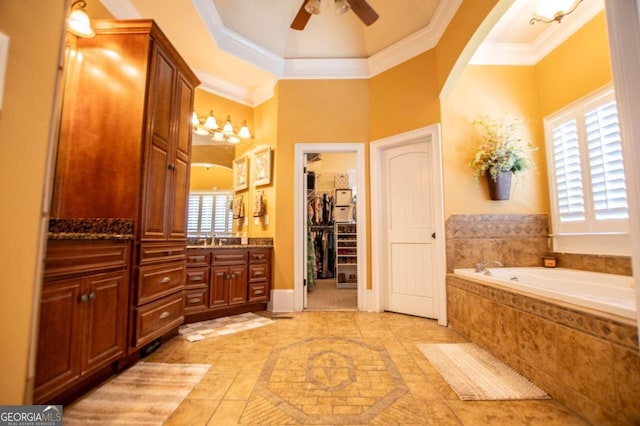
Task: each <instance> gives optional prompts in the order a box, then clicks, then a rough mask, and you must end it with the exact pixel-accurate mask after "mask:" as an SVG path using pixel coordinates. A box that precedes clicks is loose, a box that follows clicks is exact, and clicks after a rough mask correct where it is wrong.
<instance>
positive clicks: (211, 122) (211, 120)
mask: <svg viewBox="0 0 640 426" xmlns="http://www.w3.org/2000/svg"><path fill="white" fill-rule="evenodd" d="M204 127H205V128H206V129H208V130H216V129H219V128H220V126H218V121H217V120H216V118H215V117H214V116H213V111H211V112H210V113H209V116H208V117H207V119H206V120H205V122H204Z"/></svg>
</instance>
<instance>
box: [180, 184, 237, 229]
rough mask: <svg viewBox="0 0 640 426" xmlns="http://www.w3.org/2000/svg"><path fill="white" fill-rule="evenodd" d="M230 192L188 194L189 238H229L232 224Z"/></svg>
mask: <svg viewBox="0 0 640 426" xmlns="http://www.w3.org/2000/svg"><path fill="white" fill-rule="evenodd" d="M232 199H233V193H232V192H230V191H215V192H191V193H190V194H189V206H188V209H187V211H188V213H187V214H188V217H187V218H188V219H187V234H188V236H189V237H207V236H212V235H216V236H229V235H231V230H232V224H233V213H232V211H231V202H232Z"/></svg>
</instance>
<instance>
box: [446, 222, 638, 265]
mask: <svg viewBox="0 0 640 426" xmlns="http://www.w3.org/2000/svg"><path fill="white" fill-rule="evenodd" d="M548 236H549V218H548V216H547V215H545V214H478V215H451V216H450V217H449V218H448V219H447V222H446V238H447V270H448V271H449V272H452V271H453V270H454V269H457V268H473V267H475V265H476V263H478V262H480V261H485V262H488V261H490V260H499V261H501V262H502V263H503V264H505V265H506V266H541V265H542V256H554V257H556V258H557V260H558V266H559V267H563V268H570V269H581V270H584V271H593V272H604V273H608V274H619V275H632V272H631V258H630V257H627V256H608V255H587V254H570V253H553V252H549V246H548V240H549V238H548Z"/></svg>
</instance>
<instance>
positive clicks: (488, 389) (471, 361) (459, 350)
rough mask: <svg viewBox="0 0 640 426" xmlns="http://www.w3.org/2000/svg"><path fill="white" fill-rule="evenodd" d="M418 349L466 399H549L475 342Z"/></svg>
mask: <svg viewBox="0 0 640 426" xmlns="http://www.w3.org/2000/svg"><path fill="white" fill-rule="evenodd" d="M417 346H418V349H420V352H422V353H423V354H424V356H425V357H426V358H427V359H428V360H429V362H431V363H432V364H433V365H434V367H436V369H437V370H438V371H439V372H440V374H441V375H442V377H443V378H444V379H445V380H446V381H447V383H448V384H449V386H451V388H452V389H453V391H454V392H455V393H456V394H457V395H458V396H459V397H460V399H462V400H465V401H479V400H511V399H549V395H547V393H546V392H545V391H543V390H542V389H540V388H539V387H537V386H536V385H534V384H533V383H531V382H530V381H529V380H527V379H526V378H525V377H523V376H521V375H520V374H518V373H517V372H516V371H515V370H513V369H512V368H510V367H509V366H507V365H506V364H504V363H503V362H501V361H500V360H499V359H497V358H496V357H494V356H493V355H491V354H490V353H489V352H487V351H485V350H484V349H482V348H480V347H479V346H477V345H475V344H473V343H438V344H426V343H421V344H418V345H417Z"/></svg>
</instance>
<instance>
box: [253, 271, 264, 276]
mask: <svg viewBox="0 0 640 426" xmlns="http://www.w3.org/2000/svg"><path fill="white" fill-rule="evenodd" d="M263 275H264V272H262V271H254V272H253V276H254V277H261V276H263Z"/></svg>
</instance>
